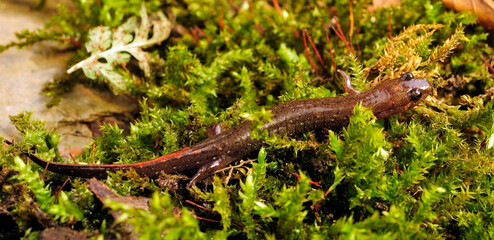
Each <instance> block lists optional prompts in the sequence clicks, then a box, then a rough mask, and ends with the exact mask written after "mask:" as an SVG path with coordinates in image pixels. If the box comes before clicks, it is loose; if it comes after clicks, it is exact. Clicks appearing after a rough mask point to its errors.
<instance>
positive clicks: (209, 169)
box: [187, 156, 234, 188]
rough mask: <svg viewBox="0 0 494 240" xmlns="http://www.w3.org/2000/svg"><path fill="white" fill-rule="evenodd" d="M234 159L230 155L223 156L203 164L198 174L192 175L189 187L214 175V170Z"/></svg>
mask: <svg viewBox="0 0 494 240" xmlns="http://www.w3.org/2000/svg"><path fill="white" fill-rule="evenodd" d="M233 160H234V159H232V158H230V157H227V156H221V157H219V159H218V160H215V161H213V162H210V163H208V164H205V165H203V166H202V167H201V168H199V170H198V171H197V173H196V175H194V177H192V180H190V182H189V183H188V184H187V188H190V187H192V186H195V185H196V183H197V182H198V181H201V180H202V179H204V178H206V177H207V176H209V175H213V173H214V172H216V171H218V170H220V169H222V168H224V167H226V166H227V165H228V164H230V163H231V162H232V161H233Z"/></svg>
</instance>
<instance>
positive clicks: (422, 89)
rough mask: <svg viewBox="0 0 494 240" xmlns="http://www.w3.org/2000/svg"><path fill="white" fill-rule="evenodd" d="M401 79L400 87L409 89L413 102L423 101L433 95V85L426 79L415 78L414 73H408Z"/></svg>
mask: <svg viewBox="0 0 494 240" xmlns="http://www.w3.org/2000/svg"><path fill="white" fill-rule="evenodd" d="M400 79H401V80H402V82H401V84H400V85H402V87H403V88H405V89H407V92H408V95H409V97H410V100H411V101H421V100H423V99H424V98H426V97H427V96H428V95H429V94H430V93H431V85H430V84H429V81H427V79H426V78H415V77H414V76H413V75H412V73H409V72H407V73H405V74H403V75H402V76H401V78H400Z"/></svg>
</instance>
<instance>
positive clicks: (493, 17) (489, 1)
mask: <svg viewBox="0 0 494 240" xmlns="http://www.w3.org/2000/svg"><path fill="white" fill-rule="evenodd" d="M442 1H443V3H444V5H445V6H446V7H448V8H449V9H452V10H455V11H457V12H461V11H467V12H473V13H474V14H475V15H477V20H478V22H479V23H480V24H481V25H482V26H484V27H485V28H487V29H488V30H490V31H494V0H442Z"/></svg>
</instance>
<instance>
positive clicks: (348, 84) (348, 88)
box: [337, 69, 360, 94]
mask: <svg viewBox="0 0 494 240" xmlns="http://www.w3.org/2000/svg"><path fill="white" fill-rule="evenodd" d="M337 71H338V72H339V73H340V74H341V76H343V88H344V89H345V92H347V93H348V94H359V93H360V91H359V90H357V89H355V88H353V87H352V80H351V79H350V76H348V74H346V72H343V71H341V70H339V69H338V70H337Z"/></svg>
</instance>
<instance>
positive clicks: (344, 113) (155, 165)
mask: <svg viewBox="0 0 494 240" xmlns="http://www.w3.org/2000/svg"><path fill="white" fill-rule="evenodd" d="M339 72H340V73H341V74H342V75H343V77H344V80H345V90H346V91H347V92H349V93H350V94H349V95H347V96H341V97H328V98H312V99H303V100H297V101H293V102H288V103H285V104H282V105H279V106H276V107H274V108H272V109H271V112H272V113H273V116H272V121H271V122H269V123H266V124H265V125H264V126H263V129H267V130H268V132H269V133H270V134H278V135H285V134H286V135H289V136H294V135H299V134H302V133H305V132H308V131H314V130H317V129H322V128H327V129H334V130H337V129H340V128H341V127H343V126H346V125H347V124H348V122H349V119H350V116H352V115H353V108H354V106H355V105H356V104H358V103H362V105H363V106H366V107H370V108H371V109H372V111H373V113H374V115H375V116H376V117H377V118H378V119H381V118H386V117H389V116H392V115H394V114H397V113H400V112H404V111H406V110H408V109H410V108H412V107H414V106H416V105H417V104H419V103H420V102H421V101H422V100H423V99H424V98H425V97H426V96H427V95H429V94H430V92H431V87H430V84H429V82H428V81H427V79H419V78H414V77H413V76H412V75H411V74H410V73H406V74H404V75H403V76H402V77H401V78H397V79H393V80H388V81H385V82H383V83H381V84H380V85H378V86H376V87H375V88H373V89H371V90H369V91H366V92H362V93H360V92H359V91H357V90H355V89H353V88H352V87H351V85H350V78H349V77H348V75H347V74H346V73H344V72H342V71H339ZM250 125H251V123H250V122H244V123H242V124H240V125H239V126H237V127H234V128H232V129H230V130H228V131H225V132H223V133H220V134H218V135H215V136H213V137H211V138H208V139H206V140H205V141H203V142H200V143H198V144H196V145H194V146H191V147H189V148H184V149H182V150H180V151H177V152H174V153H170V154H167V155H164V156H161V157H158V158H155V159H152V160H149V161H145V162H139V163H133V164H100V165H78V164H64V163H50V162H47V161H45V160H43V159H40V158H38V157H36V156H35V155H30V158H31V159H32V160H33V161H34V162H36V163H37V164H38V165H40V166H42V167H46V165H48V167H47V169H48V170H49V171H52V172H56V173H59V174H63V175H69V176H75V177H84V178H89V177H97V178H105V177H106V176H107V171H110V172H116V171H118V170H126V169H130V168H133V169H134V170H135V171H136V172H137V173H139V174H140V175H143V176H148V177H151V178H155V177H157V176H158V175H159V174H160V172H164V173H179V172H182V171H186V170H194V169H198V172H197V173H196V175H195V176H194V177H193V178H192V180H191V181H190V182H189V185H188V186H191V185H194V184H195V183H196V182H197V181H199V180H201V179H203V178H205V177H207V176H209V175H211V174H213V173H214V172H215V171H217V170H218V169H221V168H223V167H225V166H227V165H228V164H230V163H232V162H233V161H236V160H239V159H241V158H242V157H244V156H245V155H247V154H249V153H251V152H252V151H255V150H257V149H259V148H260V147H261V145H262V144H263V143H262V141H261V140H256V139H251V137H250Z"/></svg>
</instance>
